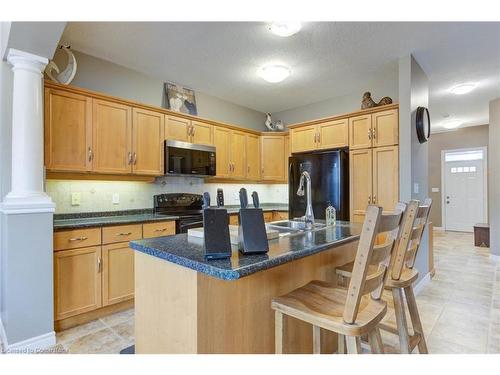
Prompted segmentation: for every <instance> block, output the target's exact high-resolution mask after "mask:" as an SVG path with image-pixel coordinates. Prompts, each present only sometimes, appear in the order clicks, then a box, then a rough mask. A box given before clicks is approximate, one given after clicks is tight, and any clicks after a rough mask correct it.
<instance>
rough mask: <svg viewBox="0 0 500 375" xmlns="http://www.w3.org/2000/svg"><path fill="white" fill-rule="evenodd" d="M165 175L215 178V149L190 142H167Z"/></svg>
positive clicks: (165, 148)
mask: <svg viewBox="0 0 500 375" xmlns="http://www.w3.org/2000/svg"><path fill="white" fill-rule="evenodd" d="M164 150H165V175H167V176H195V177H196V176H199V177H207V176H215V173H216V170H215V147H214V146H208V145H196V144H193V143H188V142H181V141H173V140H166V141H165V147H164Z"/></svg>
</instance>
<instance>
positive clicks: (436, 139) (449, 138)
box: [429, 125, 489, 227]
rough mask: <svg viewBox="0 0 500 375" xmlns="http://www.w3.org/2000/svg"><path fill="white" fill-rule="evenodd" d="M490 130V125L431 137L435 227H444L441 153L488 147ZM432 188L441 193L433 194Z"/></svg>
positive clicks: (432, 216)
mask: <svg viewBox="0 0 500 375" xmlns="http://www.w3.org/2000/svg"><path fill="white" fill-rule="evenodd" d="M488 128H489V127H488V125H481V126H471V127H468V128H463V129H458V130H454V131H449V132H442V133H435V134H432V135H431V138H430V139H429V196H430V197H431V198H432V201H433V202H432V206H433V207H432V211H431V214H430V220H431V221H432V222H433V223H434V226H435V227H441V226H443V223H442V221H441V217H442V207H441V193H442V189H441V151H442V150H454V149H459V148H471V147H484V146H488ZM432 188H439V192H438V193H433V192H432Z"/></svg>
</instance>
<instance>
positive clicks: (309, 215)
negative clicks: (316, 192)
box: [297, 171, 314, 228]
mask: <svg viewBox="0 0 500 375" xmlns="http://www.w3.org/2000/svg"><path fill="white" fill-rule="evenodd" d="M304 180H306V185H307V186H306V188H307V197H306V202H307V206H306V214H305V215H304V222H305V224H306V227H307V228H312V226H313V225H314V213H313V209H312V192H311V176H310V175H309V172H307V171H304V172H302V174H301V175H300V182H299V189H298V190H297V195H298V196H300V197H303V196H304Z"/></svg>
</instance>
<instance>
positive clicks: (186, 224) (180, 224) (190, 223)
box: [175, 215, 203, 234]
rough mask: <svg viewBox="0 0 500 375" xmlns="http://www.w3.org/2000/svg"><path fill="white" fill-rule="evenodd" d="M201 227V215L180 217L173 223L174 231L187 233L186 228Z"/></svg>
mask: <svg viewBox="0 0 500 375" xmlns="http://www.w3.org/2000/svg"><path fill="white" fill-rule="evenodd" d="M201 227H203V216H202V215H196V216H188V217H181V218H180V219H178V220H177V221H176V223H175V233H176V234H179V233H187V231H188V229H193V228H201Z"/></svg>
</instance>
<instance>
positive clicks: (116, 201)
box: [111, 193, 120, 204]
mask: <svg viewBox="0 0 500 375" xmlns="http://www.w3.org/2000/svg"><path fill="white" fill-rule="evenodd" d="M111 200H112V202H113V204H120V194H118V193H113V197H112V198H111Z"/></svg>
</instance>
